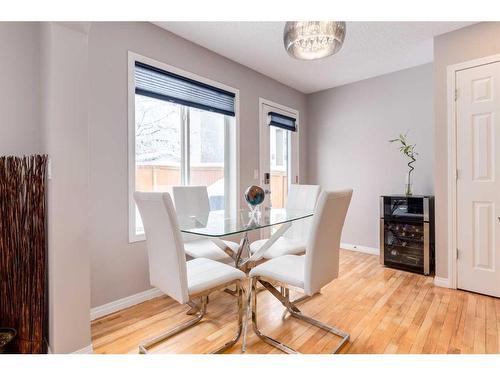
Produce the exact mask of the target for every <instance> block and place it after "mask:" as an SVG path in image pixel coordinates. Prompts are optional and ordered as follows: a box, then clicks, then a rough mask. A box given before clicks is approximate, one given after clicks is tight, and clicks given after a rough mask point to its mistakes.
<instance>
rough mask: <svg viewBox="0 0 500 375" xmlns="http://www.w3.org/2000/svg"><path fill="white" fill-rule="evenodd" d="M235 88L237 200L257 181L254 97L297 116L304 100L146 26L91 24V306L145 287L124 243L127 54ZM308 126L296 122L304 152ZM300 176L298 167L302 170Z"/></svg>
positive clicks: (135, 254) (142, 263)
mask: <svg viewBox="0 0 500 375" xmlns="http://www.w3.org/2000/svg"><path fill="white" fill-rule="evenodd" d="M129 50H130V51H133V52H136V53H139V54H142V55H145V56H148V57H151V58H153V59H156V60H159V61H162V62H164V63H167V64H170V65H174V66H176V67H179V68H181V69H184V70H187V71H190V72H193V73H196V74H199V75H201V76H203V77H206V78H209V79H213V80H215V81H218V82H221V83H224V84H227V85H229V86H232V87H235V88H237V89H239V90H240V166H239V167H240V188H241V190H242V191H241V192H240V197H241V196H242V192H243V189H245V187H247V186H248V185H250V184H254V183H256V182H257V181H256V180H254V179H253V170H254V169H257V168H258V142H259V137H258V134H259V133H258V124H259V122H258V115H259V107H258V101H259V96H261V97H264V98H266V99H270V100H272V101H274V102H278V103H281V104H283V105H286V106H289V107H292V108H295V109H297V110H299V111H300V116H301V119H305V118H306V113H305V111H306V105H305V104H306V103H305V102H306V100H305V95H303V94H301V93H299V92H298V91H296V90H293V89H291V88H289V87H287V86H284V85H282V84H280V83H278V82H276V81H274V80H272V79H270V78H268V77H265V76H263V75H261V74H259V73H257V72H255V71H253V70H251V69H248V68H246V67H244V66H242V65H240V64H237V63H235V62H233V61H230V60H228V59H226V58H224V57H221V56H220V55H217V54H215V53H213V52H211V51H209V50H207V49H204V48H202V47H200V46H198V45H195V44H193V43H191V42H188V41H186V40H185V39H182V38H180V37H178V36H176V35H174V34H171V33H169V32H167V31H165V30H163V29H161V28H159V27H157V26H154V25H152V24H149V23H132V22H131V23H123V22H104V23H99V22H96V23H93V24H92V28H91V30H90V34H89V64H90V65H89V68H90V92H91V95H90V103H89V156H90V168H89V171H90V175H89V187H90V191H89V197H90V205H89V209H90V213H89V215H90V220H89V241H90V249H91V285H92V302H91V303H92V306H99V305H102V304H104V303H107V302H110V301H114V300H116V299H118V298H122V297H126V296H130V295H132V294H134V293H138V292H141V291H144V290H146V289H149V288H150V285H149V279H148V269H147V258H146V247H145V243H144V242H139V243H134V244H129V243H128V232H127V230H128V221H127V220H128V200H127V199H128V194H127V189H128V181H127V51H129ZM307 126H308V125H307V123H306V122H305V121H302V124H301V147H300V152H301V155H306V152H307V151H306V137H305V135H306V131H307ZM301 167H302V168H301V178H302V179H304V178H305V172H306V168H305V164H302V166H301Z"/></svg>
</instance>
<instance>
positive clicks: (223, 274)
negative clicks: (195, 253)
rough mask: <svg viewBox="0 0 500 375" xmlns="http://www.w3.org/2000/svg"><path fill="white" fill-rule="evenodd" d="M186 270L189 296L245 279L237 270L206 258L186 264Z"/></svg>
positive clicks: (243, 274) (242, 273)
mask: <svg viewBox="0 0 500 375" xmlns="http://www.w3.org/2000/svg"><path fill="white" fill-rule="evenodd" d="M186 270H187V281H188V292H189V294H190V295H191V294H196V293H200V292H204V291H206V290H209V289H212V288H215V287H217V286H219V285H222V284H225V283H228V282H231V281H235V280H243V279H244V278H245V277H246V275H245V273H244V272H242V271H240V270H239V269H237V268H234V267H231V266H228V265H227V264H223V263H221V262H216V261H214V260H211V259H206V258H197V259H193V260H190V261H188V262H186Z"/></svg>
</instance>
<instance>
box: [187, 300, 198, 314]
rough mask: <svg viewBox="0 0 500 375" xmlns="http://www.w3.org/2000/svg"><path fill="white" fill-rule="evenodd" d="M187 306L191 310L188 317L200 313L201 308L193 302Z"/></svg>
mask: <svg viewBox="0 0 500 375" xmlns="http://www.w3.org/2000/svg"><path fill="white" fill-rule="evenodd" d="M187 305H188V306H189V307H191V308H190V309H189V310H188V311H187V312H186V315H195V314H196V313H197V312H198V311H200V307H199V306H198V305H197V304H196V303H194V302H193V301H189V302H188V303H187Z"/></svg>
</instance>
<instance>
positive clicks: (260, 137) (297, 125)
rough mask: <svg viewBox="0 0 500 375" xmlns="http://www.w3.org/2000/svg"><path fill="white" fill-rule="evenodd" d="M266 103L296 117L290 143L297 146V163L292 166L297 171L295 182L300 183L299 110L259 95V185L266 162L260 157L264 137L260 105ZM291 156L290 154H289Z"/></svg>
mask: <svg viewBox="0 0 500 375" xmlns="http://www.w3.org/2000/svg"><path fill="white" fill-rule="evenodd" d="M264 104H266V105H268V106H271V107H275V108H278V109H280V110H282V111H286V112H290V113H292V114H293V115H295V118H296V121H295V126H296V127H297V131H296V133H297V134H296V137H295V139H296V144H295V145H293V144H292V147H293V146H295V147H296V148H297V155H296V158H297V165H296V166H293V164H292V166H293V169H295V171H296V172H297V173H296V176H297V178H296V182H295V183H300V112H299V111H298V110H297V109H294V108H291V107H287V106H285V105H283V104H279V103H276V102H273V101H272V100H269V99H265V98H262V97H259V179H258V181H259V185H261V184H262V181H263V178H264V175H263V170H264V163H265V162H266V161H265V160H263V158H262V153H261V150H262V148H263V147H264V144H263V143H264V137H263V134H262V128H263V127H262V124H261V120H262V106H263V105H264ZM290 157H292V156H290ZM293 180H294V178H293V177H292V181H293Z"/></svg>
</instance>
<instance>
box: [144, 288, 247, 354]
mask: <svg viewBox="0 0 500 375" xmlns="http://www.w3.org/2000/svg"><path fill="white" fill-rule="evenodd" d="M236 290H237V294H238V329H237V332H236V335H235V336H234V337H233V338H232V339H231V340H230V341H228V342H227V343H225V344H224V345H222V346H221V347H219V348H217V349H215V350H214V351H212V352H211V353H222V352H224V351H225V350H227V349H228V348H230V347H231V346H233V345H234V344H235V343H236V342H237V341H238V339H239V338H240V336H241V332H242V328H243V288H242V287H241V281H237V283H236ZM207 301H208V297H207V296H203V297H201V305H200V306H199V308H198V311H197V312H196V314H195V315H196V316H195V317H194V318H193V319H190V320H188V321H187V322H184V323H182V324H179V325H178V326H176V327H174V328H172V329H170V330H168V331H167V332H165V333H163V334H161V335H159V336H156V337H154V338H152V339H150V340H147V341H145V342H143V343H141V344H140V345H139V353H140V354H147V353H148V350H149V349H150V348H151V347H153V346H155V345H156V344H158V343H160V342H162V341H165V340H167V339H169V338H171V337H172V336H175V335H176V334H178V333H181V332H183V331H185V330H187V329H189V328H191V327H193V326H195V325H196V324H197V323H199V322H200V321H201V320H202V319H203V317H204V316H205V313H206V311H207ZM192 309H193V307H192Z"/></svg>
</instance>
